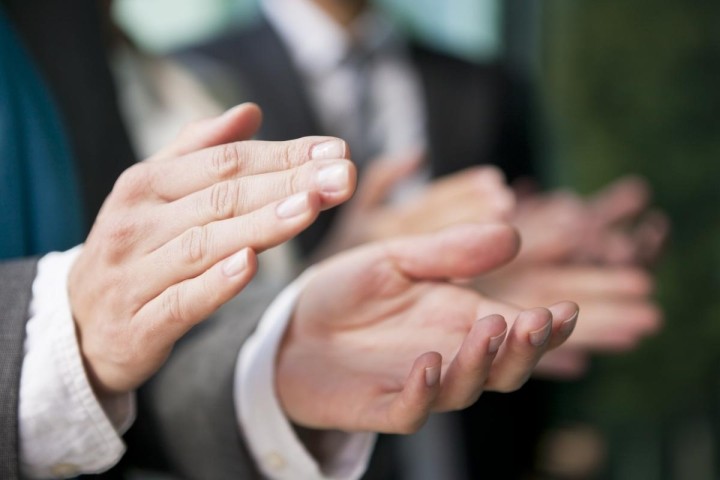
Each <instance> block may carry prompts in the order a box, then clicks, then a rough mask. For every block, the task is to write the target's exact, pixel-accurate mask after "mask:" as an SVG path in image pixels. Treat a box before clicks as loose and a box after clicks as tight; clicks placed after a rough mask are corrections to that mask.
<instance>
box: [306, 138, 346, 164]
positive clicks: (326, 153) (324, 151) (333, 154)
mask: <svg viewBox="0 0 720 480" xmlns="http://www.w3.org/2000/svg"><path fill="white" fill-rule="evenodd" d="M310 158H312V159H313V160H333V159H336V158H345V142H343V141H342V140H328V141H327V142H323V143H319V144H317V145H315V146H314V147H312V150H311V151H310Z"/></svg>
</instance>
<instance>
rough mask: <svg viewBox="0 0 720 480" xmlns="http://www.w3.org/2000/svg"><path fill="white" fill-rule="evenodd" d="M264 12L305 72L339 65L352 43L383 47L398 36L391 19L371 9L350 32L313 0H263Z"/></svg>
mask: <svg viewBox="0 0 720 480" xmlns="http://www.w3.org/2000/svg"><path fill="white" fill-rule="evenodd" d="M261 6H262V9H263V13H264V14H265V16H266V18H267V19H268V21H269V22H270V24H271V25H272V26H273V27H274V28H275V30H276V31H277V33H278V34H279V35H280V37H281V38H282V40H283V41H284V43H285V44H286V45H287V47H288V50H289V52H290V56H291V57H292V58H293V61H294V62H295V63H296V65H297V66H298V67H299V68H300V69H301V70H303V71H304V73H306V74H311V75H322V74H325V73H328V72H330V71H332V70H334V69H335V68H337V67H338V66H339V65H340V64H341V63H342V62H343V61H344V60H345V58H346V57H347V55H348V52H349V51H350V48H351V47H352V45H353V44H356V45H360V46H361V47H362V48H364V49H366V50H376V49H377V50H380V49H381V47H384V46H385V44H387V43H396V42H398V41H399V37H398V36H397V35H396V34H395V28H394V26H393V25H392V24H391V22H390V21H388V20H386V19H385V18H383V17H382V16H381V15H378V14H377V13H375V12H374V11H373V10H372V9H369V10H368V11H367V12H365V13H364V14H363V15H361V16H360V17H359V18H357V19H356V20H355V21H354V22H353V24H352V25H351V27H350V30H351V32H352V33H351V35H350V34H348V32H346V31H345V29H343V28H342V27H341V26H340V25H338V24H337V23H336V22H335V21H334V20H333V19H332V18H331V17H330V16H328V14H326V13H325V12H324V11H323V10H322V9H321V8H320V7H318V6H316V5H315V4H314V3H313V2H312V1H310V0H263V1H262V2H261Z"/></svg>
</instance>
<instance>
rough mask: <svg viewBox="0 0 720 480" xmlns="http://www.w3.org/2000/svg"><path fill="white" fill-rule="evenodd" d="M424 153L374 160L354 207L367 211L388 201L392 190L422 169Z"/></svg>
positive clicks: (366, 173) (361, 182)
mask: <svg viewBox="0 0 720 480" xmlns="http://www.w3.org/2000/svg"><path fill="white" fill-rule="evenodd" d="M422 161H423V154H422V152H415V153H411V154H408V155H405V156H403V157H400V158H396V157H387V158H380V159H377V160H374V161H373V162H372V163H371V164H370V165H369V166H368V168H367V170H366V171H365V174H364V175H363V177H362V179H361V181H360V184H359V187H358V191H357V194H356V196H355V201H354V202H353V204H354V205H353V207H354V208H357V209H361V210H366V209H369V208H372V207H375V206H377V205H380V204H382V203H383V202H384V201H385V200H387V198H388V196H389V195H390V193H391V192H392V189H393V188H395V186H396V185H397V184H398V183H400V182H401V181H402V180H404V179H406V178H408V177H409V176H410V175H412V174H413V173H414V172H416V171H417V169H418V168H420V165H422Z"/></svg>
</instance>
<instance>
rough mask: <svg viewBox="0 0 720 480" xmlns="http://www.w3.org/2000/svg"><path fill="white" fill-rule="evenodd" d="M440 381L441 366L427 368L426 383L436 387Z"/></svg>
mask: <svg viewBox="0 0 720 480" xmlns="http://www.w3.org/2000/svg"><path fill="white" fill-rule="evenodd" d="M439 381H440V367H439V366H435V367H428V368H426V369H425V385H427V386H428V387H434V386H435V385H437V383H438V382H439Z"/></svg>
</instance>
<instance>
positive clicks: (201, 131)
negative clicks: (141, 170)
mask: <svg viewBox="0 0 720 480" xmlns="http://www.w3.org/2000/svg"><path fill="white" fill-rule="evenodd" d="M261 123H262V112H261V110H260V107H258V106H257V105H255V104H253V103H243V104H242V105H238V106H236V107H234V108H231V109H230V110H228V111H226V112H225V113H224V114H222V115H220V116H219V117H214V118H209V119H204V120H199V121H197V122H194V123H190V124H189V125H187V126H186V127H185V128H184V129H183V130H182V131H181V132H180V134H178V136H177V138H176V139H175V141H173V142H172V143H171V144H170V145H168V146H167V147H166V148H164V149H162V150H161V151H160V152H158V153H156V154H155V155H153V156H152V157H151V158H150V159H149V160H150V161H163V160H169V159H172V158H175V157H179V156H182V155H185V154H188V153H190V152H194V151H196V150H202V149H203V148H208V147H213V146H216V145H222V144H224V143H231V142H236V141H239V140H247V139H249V138H251V137H252V136H253V135H255V134H256V133H257V131H258V129H259V128H260V124H261Z"/></svg>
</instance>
